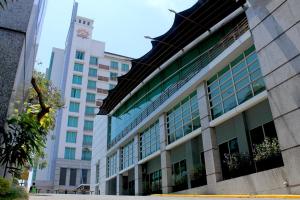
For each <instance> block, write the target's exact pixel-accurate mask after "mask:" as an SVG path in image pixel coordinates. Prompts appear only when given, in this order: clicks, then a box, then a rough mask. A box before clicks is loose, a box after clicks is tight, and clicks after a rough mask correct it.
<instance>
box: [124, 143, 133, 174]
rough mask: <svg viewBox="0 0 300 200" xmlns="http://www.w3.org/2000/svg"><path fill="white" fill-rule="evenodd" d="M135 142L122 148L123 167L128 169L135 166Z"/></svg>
mask: <svg viewBox="0 0 300 200" xmlns="http://www.w3.org/2000/svg"><path fill="white" fill-rule="evenodd" d="M133 158H134V156H133V141H131V142H130V143H128V144H127V145H125V146H124V147H122V149H121V167H122V169H126V168H127V167H130V166H131V165H133Z"/></svg>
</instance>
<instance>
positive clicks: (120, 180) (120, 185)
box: [117, 174, 123, 195]
mask: <svg viewBox="0 0 300 200" xmlns="http://www.w3.org/2000/svg"><path fill="white" fill-rule="evenodd" d="M122 193H123V175H122V174H118V175H117V195H122Z"/></svg>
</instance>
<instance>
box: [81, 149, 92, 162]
mask: <svg viewBox="0 0 300 200" xmlns="http://www.w3.org/2000/svg"><path fill="white" fill-rule="evenodd" d="M91 159H92V151H91V150H89V149H87V148H85V149H83V150H82V154H81V160H91Z"/></svg>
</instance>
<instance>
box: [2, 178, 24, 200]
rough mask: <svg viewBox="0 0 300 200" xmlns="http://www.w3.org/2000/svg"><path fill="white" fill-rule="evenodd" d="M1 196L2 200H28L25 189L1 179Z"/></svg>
mask: <svg viewBox="0 0 300 200" xmlns="http://www.w3.org/2000/svg"><path fill="white" fill-rule="evenodd" d="M0 196H1V198H0V199H1V200H14V199H15V200H26V199H28V194H27V192H26V191H25V189H24V188H22V187H20V186H17V185H12V184H11V182H10V181H9V180H7V179H4V178H2V177H0Z"/></svg>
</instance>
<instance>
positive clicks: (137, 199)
mask: <svg viewBox="0 0 300 200" xmlns="http://www.w3.org/2000/svg"><path fill="white" fill-rule="evenodd" d="M56 199H58V200H184V199H187V200H205V199H212V200H238V199H245V198H196V197H158V196H105V195H80V194H77V195H73V194H37V195H31V196H30V198H29V200H56ZM254 199H255V200H257V198H246V199H245V200H254ZM259 199H260V200H271V198H270V199H266V198H259ZM278 200H280V199H278Z"/></svg>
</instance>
